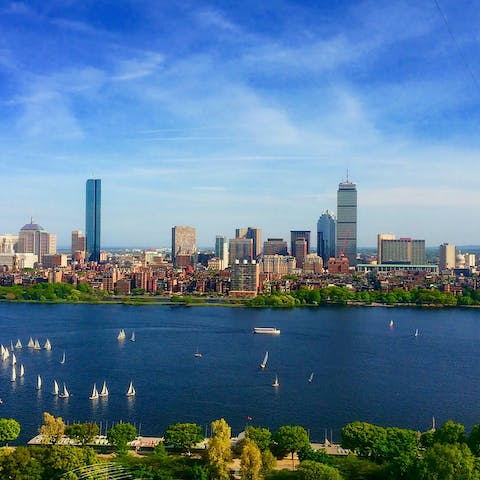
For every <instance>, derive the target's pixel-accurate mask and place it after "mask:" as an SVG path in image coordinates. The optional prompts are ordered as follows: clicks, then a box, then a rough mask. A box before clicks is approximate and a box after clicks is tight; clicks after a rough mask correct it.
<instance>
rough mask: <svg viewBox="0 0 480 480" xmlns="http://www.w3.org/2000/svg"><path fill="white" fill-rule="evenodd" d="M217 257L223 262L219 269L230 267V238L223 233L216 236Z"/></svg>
mask: <svg viewBox="0 0 480 480" xmlns="http://www.w3.org/2000/svg"><path fill="white" fill-rule="evenodd" d="M215 257H217V258H218V259H219V260H220V262H221V263H220V265H219V268H218V270H225V268H227V267H228V239H227V237H225V236H223V235H217V236H216V237H215Z"/></svg>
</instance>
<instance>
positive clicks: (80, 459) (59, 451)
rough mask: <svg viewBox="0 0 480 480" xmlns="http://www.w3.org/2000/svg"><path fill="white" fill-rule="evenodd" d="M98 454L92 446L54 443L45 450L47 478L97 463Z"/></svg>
mask: <svg viewBox="0 0 480 480" xmlns="http://www.w3.org/2000/svg"><path fill="white" fill-rule="evenodd" d="M97 461H98V459H97V455H96V454H95V452H94V450H93V449H92V448H91V447H85V448H78V447H74V446H72V445H53V446H52V447H51V448H48V449H46V450H45V454H44V458H43V462H42V463H43V466H44V468H45V472H44V477H45V478H58V477H59V476H60V475H62V474H64V473H67V472H70V471H71V470H75V469H76V468H79V467H83V466H85V465H92V464H93V463H97Z"/></svg>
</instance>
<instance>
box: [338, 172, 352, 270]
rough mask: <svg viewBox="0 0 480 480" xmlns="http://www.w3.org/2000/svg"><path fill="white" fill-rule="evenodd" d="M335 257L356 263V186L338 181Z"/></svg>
mask: <svg viewBox="0 0 480 480" xmlns="http://www.w3.org/2000/svg"><path fill="white" fill-rule="evenodd" d="M336 248H337V257H346V258H348V262H349V263H350V266H355V265H356V264H357V186H356V185H355V184H354V183H352V182H349V181H348V178H347V180H346V181H345V182H340V184H339V185H338V192H337V244H336Z"/></svg>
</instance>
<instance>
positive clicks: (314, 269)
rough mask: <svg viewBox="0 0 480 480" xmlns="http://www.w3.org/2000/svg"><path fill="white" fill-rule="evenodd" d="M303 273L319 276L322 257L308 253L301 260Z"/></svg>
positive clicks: (321, 269) (321, 271) (321, 270)
mask: <svg viewBox="0 0 480 480" xmlns="http://www.w3.org/2000/svg"><path fill="white" fill-rule="evenodd" d="M303 271H304V272H305V273H314V274H320V273H323V260H322V257H320V256H319V255H317V254H316V253H309V254H308V255H306V256H305V259H304V260H303Z"/></svg>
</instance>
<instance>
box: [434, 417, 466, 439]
mask: <svg viewBox="0 0 480 480" xmlns="http://www.w3.org/2000/svg"><path fill="white" fill-rule="evenodd" d="M433 438H434V440H435V443H450V444H453V443H465V442H466V441H467V437H466V435H465V427H464V426H463V425H462V424H461V423H455V422H454V421H453V420H447V421H446V422H445V423H444V424H443V425H442V426H441V427H440V428H439V429H438V430H436V432H435V434H434V436H433Z"/></svg>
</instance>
